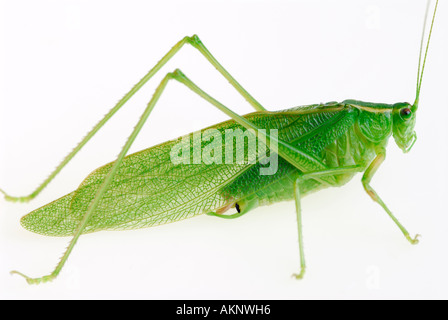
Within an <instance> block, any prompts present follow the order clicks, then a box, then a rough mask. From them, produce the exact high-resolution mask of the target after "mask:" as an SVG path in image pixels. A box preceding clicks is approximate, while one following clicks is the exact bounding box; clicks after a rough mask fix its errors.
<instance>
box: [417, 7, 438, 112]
mask: <svg viewBox="0 0 448 320" xmlns="http://www.w3.org/2000/svg"><path fill="white" fill-rule="evenodd" d="M430 3H431V0H428V3H427V6H426V13H425V19H424V21H423V32H422V39H421V42H420V53H419V56H418V69H417V92H416V95H415V102H414V106H415V107H417V105H418V99H419V96H420V89H421V86H422V79H423V71H424V70H425V63H426V56H427V55H428V48H429V42H430V40H431V34H432V27H433V26H434V20H435V18H436V12H437V5H438V4H439V0H437V1H436V6H435V7H434V14H433V16H432V21H431V28H430V29H429V35H428V42H427V43H426V49H425V57H424V58H423V65H422V68H421V70H420V64H421V59H422V52H423V51H422V50H423V39H424V37H425V28H426V20H427V17H428V11H429V6H430Z"/></svg>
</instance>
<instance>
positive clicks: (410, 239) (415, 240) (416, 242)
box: [406, 234, 421, 245]
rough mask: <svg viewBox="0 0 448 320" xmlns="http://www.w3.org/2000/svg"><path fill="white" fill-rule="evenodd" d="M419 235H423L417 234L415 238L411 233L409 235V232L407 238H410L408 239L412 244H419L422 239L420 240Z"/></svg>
mask: <svg viewBox="0 0 448 320" xmlns="http://www.w3.org/2000/svg"><path fill="white" fill-rule="evenodd" d="M419 237H421V235H419V234H417V235H415V237H414V239H412V238H411V236H410V235H408V234H407V235H406V239H408V241H409V242H410V243H411V244H412V245H416V244H419V242H420V241H419V240H418V238H419Z"/></svg>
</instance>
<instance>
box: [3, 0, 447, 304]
mask: <svg viewBox="0 0 448 320" xmlns="http://www.w3.org/2000/svg"><path fill="white" fill-rule="evenodd" d="M425 6H426V2H425V1H417V0H414V1H409V0H406V1H404V0H403V1H398V0H393V1H391V0H387V1H386V0H383V1H373V0H372V1H367V0H366V1H359V0H356V1H354V0H353V1H348V0H344V1H323V0H322V1H242V0H238V1H229V0H226V1H157V2H156V1H129V0H128V1H111V0H108V1H56V0H54V1H48V0H47V1H0V21H1V28H0V31H1V33H0V137H1V138H0V187H1V188H3V189H4V190H6V191H8V192H9V193H11V194H13V195H24V194H27V193H29V192H31V191H33V190H34V188H36V187H37V186H38V185H39V183H41V182H42V181H43V180H44V179H45V178H46V177H47V176H48V174H50V172H51V171H52V169H54V168H55V166H56V165H57V164H58V163H59V162H60V161H61V160H62V158H63V157H64V156H65V155H66V154H67V153H68V152H69V151H70V150H71V149H72V148H73V147H74V146H75V144H76V143H77V142H79V141H80V140H81V138H82V137H83V136H84V135H85V133H86V132H87V131H88V130H89V129H91V128H92V127H93V125H94V124H96V123H97V121H99V119H100V118H101V117H102V115H104V114H105V113H106V112H107V111H108V110H109V109H110V108H111V107H112V106H113V105H114V103H115V102H116V101H118V100H119V98H121V97H122V96H123V95H124V94H125V93H126V92H127V90H129V89H130V88H131V86H132V85H134V84H135V83H136V82H137V81H138V80H139V79H140V78H141V77H142V76H143V75H144V74H145V73H146V72H147V71H148V70H149V69H150V68H151V67H152V66H153V65H154V64H155V63H156V62H157V61H158V60H159V59H160V58H161V57H162V55H164V54H165V53H166V52H167V51H168V50H169V49H170V48H171V47H172V46H173V45H174V44H175V43H176V42H177V41H178V40H180V39H181V38H182V37H183V36H185V35H192V34H194V33H197V34H199V36H200V37H201V39H202V40H203V42H204V44H205V45H206V46H207V47H208V48H209V50H210V51H211V52H212V53H213V54H214V55H215V56H216V58H217V59H218V60H219V61H220V62H221V63H222V64H223V65H224V67H226V68H227V69H228V71H229V72H230V73H231V74H232V75H233V76H234V77H235V78H236V79H237V80H238V81H240V83H241V84H242V85H243V86H244V87H245V88H246V89H247V90H248V91H249V92H250V93H251V94H252V95H253V96H254V97H256V98H257V99H258V100H259V101H260V102H261V103H262V104H263V105H264V106H265V107H267V108H268V109H271V110H280V109H284V108H289V107H293V106H297V105H304V104H310V103H319V102H327V101H333V100H336V101H342V100H344V99H348V98H354V99H360V100H365V101H373V102H386V103H392V102H398V101H410V102H412V101H413V99H414V97H415V82H416V69H417V57H418V49H419V41H420V34H421V27H422V22H423V15H424V10H425ZM447 33H448V5H447V2H446V1H441V3H440V5H439V12H438V16H437V19H436V23H435V27H434V34H433V40H432V43H431V47H430V51H429V57H428V63H427V69H426V73H425V77H424V81H423V87H422V92H421V99H420V109H419V114H418V121H417V127H416V130H417V133H418V137H419V139H418V141H417V143H416V145H415V147H414V149H413V150H412V151H411V152H410V153H409V154H406V155H404V154H403V153H401V151H400V150H399V149H398V148H397V147H396V145H395V144H394V143H393V140H391V141H390V145H389V148H388V158H387V161H386V163H385V164H384V165H383V166H382V167H381V169H380V170H379V172H378V174H377V175H376V176H375V178H374V180H373V182H372V184H373V186H374V187H375V188H376V190H377V191H378V193H379V194H380V195H382V197H383V199H384V200H385V202H386V203H387V204H388V205H389V206H390V208H391V209H392V211H393V212H394V213H395V214H396V216H397V217H398V218H399V219H400V221H401V222H402V223H403V224H404V225H405V226H406V227H407V228H408V229H409V231H410V233H411V234H415V233H421V234H422V235H423V237H422V239H421V243H420V244H419V245H418V246H411V245H410V244H408V243H407V241H406V240H405V239H404V237H403V236H402V234H401V233H400V231H399V230H398V228H397V227H396V226H395V225H394V223H393V222H392V221H391V220H390V219H389V218H388V217H387V215H386V213H384V212H383V210H382V209H381V208H380V207H379V206H378V205H377V204H375V203H374V202H372V201H371V200H370V198H369V197H368V196H367V195H366V194H365V192H364V191H363V189H362V186H361V183H360V178H361V177H360V176H357V177H355V179H353V181H352V182H351V183H349V184H348V185H346V186H344V187H342V188H338V189H328V190H324V191H322V192H319V193H316V194H313V195H312V196H309V197H307V198H305V199H304V200H303V204H302V205H303V215H304V217H303V219H304V241H305V250H306V251H305V253H306V258H307V263H308V269H307V274H306V277H305V279H304V280H302V281H296V280H294V279H293V278H291V274H292V273H294V272H297V271H298V265H299V256H298V245H297V232H296V222H295V214H294V204H293V202H287V203H280V204H276V205H273V206H269V207H263V208H258V209H257V210H254V211H253V212H250V213H249V214H247V215H246V216H244V217H242V218H240V219H236V220H230V221H227V220H226V221H224V220H222V219H216V218H215V219H214V218H212V217H208V216H201V217H197V218H194V219H189V220H187V221H183V222H178V223H175V224H169V225H165V226H161V227H156V228H151V229H142V230H136V231H128V232H100V233H96V234H91V235H87V236H83V237H81V238H80V241H79V242H78V244H77V246H76V247H75V249H74V251H73V253H72V255H71V256H70V258H69V260H68V262H67V264H66V267H65V268H64V269H63V271H62V273H61V275H60V277H59V278H58V279H57V280H56V281H54V282H52V283H49V284H45V285H41V286H28V285H27V284H26V282H25V281H24V280H23V279H21V278H20V277H18V276H10V275H9V271H10V270H13V269H18V270H19V271H22V272H24V273H26V274H29V275H30V276H41V275H44V274H48V273H49V272H51V271H52V270H53V267H54V266H55V264H56V263H57V261H58V259H59V257H60V256H61V254H62V252H63V251H64V249H65V247H66V245H67V243H68V241H69V238H50V237H44V236H40V235H35V234H32V233H30V232H28V231H26V230H24V229H23V228H22V227H21V226H20V223H19V220H20V217H21V216H22V215H24V214H26V213H28V212H29V211H31V210H33V209H35V208H38V207H40V206H42V205H44V204H46V203H48V202H50V201H52V200H54V199H57V198H59V197H60V196H62V195H64V194H66V193H68V192H70V191H72V190H74V189H75V188H76V187H77V185H78V184H79V183H80V182H81V181H82V179H83V178H84V177H85V176H86V175H87V174H88V173H89V172H90V171H92V170H93V169H95V168H96V167H98V166H100V165H102V164H104V163H107V162H109V161H111V160H113V159H114V157H116V156H117V154H118V152H119V150H120V148H121V146H122V145H123V144H124V142H125V139H126V138H127V137H128V135H129V134H130V132H131V130H132V128H133V126H134V124H135V122H136V121H137V119H138V117H139V115H140V113H141V112H142V111H143V108H144V106H145V104H146V102H147V101H148V100H149V99H150V97H151V95H152V93H153V91H154V89H155V86H156V85H157V84H158V82H159V81H160V80H161V78H162V77H163V75H164V74H165V73H167V72H169V71H172V70H174V69H175V68H180V69H182V70H183V71H184V73H185V74H186V75H187V76H189V77H190V78H191V79H192V80H193V81H195V82H196V83H197V84H198V85H199V86H201V87H202V88H203V89H204V90H205V91H207V92H208V93H210V94H211V95H212V96H214V97H216V98H217V99H218V100H220V101H222V102H223V103H224V104H226V105H228V106H230V107H232V108H233V109H234V110H235V111H237V112H239V113H240V114H244V113H248V112H251V111H252V110H251V107H250V106H249V105H248V104H247V103H246V102H245V101H244V100H243V99H242V98H241V97H239V95H238V94H237V93H235V91H234V90H233V89H232V88H231V87H230V86H229V85H228V84H227V82H226V81H225V80H223V79H222V77H221V76H220V75H219V74H218V73H217V72H216V71H215V70H214V69H213V67H211V66H210V65H209V64H208V63H207V62H206V61H205V59H204V58H203V57H202V56H200V54H199V53H198V52H196V51H195V50H194V49H192V48H191V47H185V48H184V49H183V50H182V51H181V52H180V53H179V54H178V55H177V56H176V57H175V58H174V59H173V60H172V61H171V62H170V63H169V64H168V65H167V66H166V67H165V68H164V69H162V71H161V72H160V74H158V75H157V76H156V77H154V79H153V81H151V82H150V83H149V84H148V85H147V86H146V87H145V88H144V89H143V90H142V91H141V92H139V94H138V95H137V96H136V97H135V99H133V100H132V101H131V102H130V103H128V104H127V105H126V107H125V108H124V109H123V110H122V111H120V112H119V113H118V114H117V115H116V117H114V118H113V120H111V121H110V123H109V124H108V125H107V126H106V127H104V129H103V130H101V132H100V133H99V134H98V135H97V136H96V137H95V138H94V139H93V140H92V141H91V142H90V143H89V144H88V145H87V146H86V147H85V148H84V149H83V150H82V152H80V153H79V155H78V156H77V157H76V158H75V159H74V160H73V161H72V162H71V163H70V164H69V165H68V166H67V167H66V168H65V169H64V170H63V172H62V173H61V174H60V175H59V176H58V177H57V178H56V179H55V180H54V181H53V182H52V183H51V185H50V186H49V187H48V188H46V189H45V190H44V192H42V193H41V195H40V196H39V197H38V198H36V199H35V200H33V201H32V202H30V203H28V204H14V203H7V202H5V201H4V200H3V199H0V298H41V299H42V298H44V299H45V298H148V299H169V298H176V299H198V298H203V299H216V298H228V299H232V298H233V299H240V298H244V299H271V298H284V299H313V298H374V299H376V298H448V295H447V293H446V292H447V291H446V287H447V285H448V276H447V272H446V270H448V258H447V247H448V241H447V235H446V230H447V226H448V212H447V211H448V210H447V205H446V199H447V197H448V187H447V180H448V170H447V165H446V163H447V156H448V151H447V150H448V148H447V147H448V146H447V144H448V142H447V141H448V128H447V125H446V124H447V120H448V102H447V101H448V96H447V92H448V90H447V89H448V87H447V84H448V81H447V78H446V75H447V74H448V63H447V57H448V44H447V39H448V34H447ZM225 119H226V116H224V115H222V114H220V113H219V112H218V111H215V110H213V108H211V107H210V106H209V105H208V104H207V103H205V102H203V101H202V100H200V98H198V97H196V96H195V95H194V94H193V93H191V92H189V91H188V89H186V88H184V87H183V86H181V85H180V84H177V83H174V82H173V83H170V84H169V86H168V88H167V90H166V92H165V94H164V95H163V97H162V98H161V100H160V102H159V104H158V106H157V107H156V109H155V110H154V112H153V115H151V117H150V120H149V121H148V123H147V125H146V126H145V128H144V130H142V132H141V133H140V136H139V138H138V139H137V141H136V143H135V145H134V146H133V148H132V151H138V150H141V149H144V148H147V147H149V146H151V145H154V144H156V143H160V142H163V141H165V140H167V139H171V138H176V137H177V136H179V135H182V134H185V133H188V132H190V131H193V130H197V129H200V128H202V127H206V126H209V125H211V124H214V123H217V122H220V121H222V120H225Z"/></svg>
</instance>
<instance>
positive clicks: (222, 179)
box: [22, 100, 393, 236]
mask: <svg viewBox="0 0 448 320" xmlns="http://www.w3.org/2000/svg"><path fill="white" fill-rule="evenodd" d="M392 112H393V105H386V104H369V103H362V102H359V101H354V100H347V101H344V102H342V103H328V104H324V105H312V106H306V107H298V108H293V109H288V110H284V111H278V112H265V111H259V112H254V113H251V114H248V115H246V116H245V118H246V119H248V120H249V121H251V122H252V123H254V124H255V125H256V126H258V127H260V128H266V129H278V138H279V139H280V140H283V141H287V142H289V143H290V144H292V145H294V146H295V147H296V148H298V149H300V150H302V151H304V152H305V153H306V154H308V155H310V156H312V157H313V158H315V159H316V160H318V161H319V162H321V163H323V164H324V165H326V166H327V167H328V168H340V167H347V166H353V165H357V166H360V168H361V169H360V171H364V169H365V168H367V166H368V165H369V164H370V163H371V161H372V160H373V159H374V158H375V156H376V154H377V153H376V150H379V149H383V148H384V147H385V146H386V144H387V141H388V139H389V137H390V136H391V134H392V126H393V117H392ZM213 128H216V129H218V130H220V131H221V132H222V133H223V134H224V131H225V130H226V129H233V128H242V127H241V126H240V125H239V124H237V123H236V122H234V121H233V120H231V121H226V122H223V123H220V124H217V125H215V126H213ZM243 129H244V128H243ZM204 130H205V129H204ZM176 143H178V140H173V141H168V142H165V143H163V144H161V145H158V146H155V147H152V148H149V149H146V150H143V151H141V152H138V153H135V154H132V155H129V156H127V157H126V158H125V159H124V160H123V163H122V165H121V166H120V169H119V171H118V172H117V174H116V176H115V177H114V179H113V182H112V184H111V186H110V187H109V188H108V190H107V191H106V193H105V195H104V197H103V199H102V200H101V202H100V204H99V207H98V209H97V210H96V212H95V213H94V214H93V216H92V217H91V219H90V220H89V222H88V224H87V226H86V228H85V230H84V233H88V232H94V231H99V230H123V229H136V228H144V227H150V226H155V225H160V224H164V223H168V222H174V221H178V220H182V219H185V218H189V217H193V216H196V215H199V214H203V213H208V212H215V211H217V210H219V209H222V208H230V207H235V203H238V206H239V210H241V211H245V212H247V211H248V210H250V209H253V208H255V207H257V206H260V205H268V204H271V203H274V202H278V201H283V200H292V199H293V198H294V191H293V189H294V181H295V180H296V179H297V177H298V176H299V173H300V171H299V170H298V169H296V168H295V167H294V166H292V165H291V164H289V163H288V162H286V161H285V160H283V159H282V158H279V164H278V171H277V172H276V173H275V174H274V175H260V174H259V167H260V163H256V164H203V163H201V164H178V165H174V164H172V163H171V161H170V151H171V149H172V148H173V146H174V145H175V144H176ZM235 152H236V150H235ZM111 165H112V163H110V164H108V165H105V166H103V167H101V168H99V169H97V170H95V171H94V172H93V173H91V174H90V175H89V176H88V177H87V178H86V179H85V180H84V181H83V183H82V184H81V185H80V187H79V188H78V189H77V190H76V191H74V192H72V193H70V194H68V195H66V196H64V197H62V198H60V199H58V200H56V201H54V202H52V203H50V204H48V205H46V206H44V207H42V208H40V209H37V210H35V211H33V212H31V213H30V214H28V215H26V216H25V217H23V218H22V225H23V226H24V227H25V228H26V229H28V230H30V231H33V232H37V233H41V234H45V235H51V236H69V235H73V234H74V232H75V230H76V228H77V226H78V225H79V223H80V221H81V219H82V217H83V215H84V213H85V212H86V210H87V207H88V206H89V204H90V203H91V202H92V201H93V199H94V197H95V194H96V190H97V189H98V188H99V186H100V184H101V183H102V182H103V180H104V178H105V176H106V174H107V173H108V172H109V170H110V167H111ZM317 169H318V168H316V170H317ZM353 175H354V173H346V174H340V175H336V176H334V177H332V178H334V179H332V180H331V184H328V183H327V184H325V183H323V182H320V181H318V180H314V179H308V180H304V181H302V182H301V183H300V191H301V194H302V195H306V194H308V193H310V192H313V191H317V190H319V189H321V188H324V187H327V186H341V185H343V184H345V183H346V182H348V181H349V180H350V179H351V178H352V176H353Z"/></svg>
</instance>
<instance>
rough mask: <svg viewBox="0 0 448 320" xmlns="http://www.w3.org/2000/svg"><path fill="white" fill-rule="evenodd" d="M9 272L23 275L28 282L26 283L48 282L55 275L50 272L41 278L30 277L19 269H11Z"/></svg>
mask: <svg viewBox="0 0 448 320" xmlns="http://www.w3.org/2000/svg"><path fill="white" fill-rule="evenodd" d="M10 273H11V274H18V275H19V276H22V277H24V278H25V280H26V282H28V284H40V283H45V282H50V281H53V280H54V279H55V278H56V276H55V275H52V274H50V275H48V276H43V277H42V278H30V277H28V276H26V275H24V274H23V273H21V272H19V271H11V272H10Z"/></svg>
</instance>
